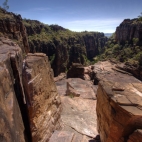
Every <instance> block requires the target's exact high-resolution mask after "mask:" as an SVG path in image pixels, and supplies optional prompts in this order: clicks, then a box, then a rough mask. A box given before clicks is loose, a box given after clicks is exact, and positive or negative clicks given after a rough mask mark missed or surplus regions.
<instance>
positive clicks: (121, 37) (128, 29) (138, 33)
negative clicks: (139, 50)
mask: <svg viewBox="0 0 142 142" xmlns="http://www.w3.org/2000/svg"><path fill="white" fill-rule="evenodd" d="M133 38H137V39H138V40H139V43H138V44H139V45H142V23H141V21H139V20H138V19H132V20H130V19H125V20H124V21H123V22H122V23H121V24H120V25H119V26H118V27H117V29H116V41H117V42H120V43H125V42H126V41H127V42H128V43H133Z"/></svg>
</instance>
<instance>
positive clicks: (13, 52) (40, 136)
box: [0, 37, 61, 142]
mask: <svg viewBox="0 0 142 142" xmlns="http://www.w3.org/2000/svg"><path fill="white" fill-rule="evenodd" d="M22 76H23V77H22ZM0 79H1V82H0V84H1V85H0V93H1V99H0V112H1V113H0V126H1V129H0V141H6V142H13V141H16V142H25V141H30V142H32V141H33V142H39V141H48V140H49V138H50V137H51V135H52V133H53V131H54V130H56V129H59V128H60V122H59V120H60V113H61V101H60V97H59V95H58V93H57V90H56V86H55V83H54V80H53V71H52V69H51V67H50V64H49V61H48V58H47V56H46V55H45V54H42V53H39V54H38V53H36V54H30V53H29V54H28V55H27V56H26V59H25V60H24V62H23V52H22V49H21V48H20V47H19V46H18V44H16V43H14V42H12V41H11V40H9V39H7V38H3V37H1V38H0Z"/></svg>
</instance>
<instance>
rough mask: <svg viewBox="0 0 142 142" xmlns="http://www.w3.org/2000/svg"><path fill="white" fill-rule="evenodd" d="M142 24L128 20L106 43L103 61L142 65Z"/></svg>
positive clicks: (102, 55)
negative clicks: (114, 60)
mask: <svg viewBox="0 0 142 142" xmlns="http://www.w3.org/2000/svg"><path fill="white" fill-rule="evenodd" d="M141 29H142V23H141V21H140V20H139V18H137V19H132V20H130V19H126V20H124V21H123V22H122V23H121V24H120V26H119V27H117V29H116V32H115V33H114V34H113V35H112V36H111V37H110V38H109V40H108V41H107V43H106V46H105V50H104V52H103V54H101V55H100V56H98V59H99V60H102V59H105V60H107V59H112V58H114V59H116V60H118V61H120V62H129V63H131V64H135V65H142V32H141Z"/></svg>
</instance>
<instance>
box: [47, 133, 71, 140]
mask: <svg viewBox="0 0 142 142" xmlns="http://www.w3.org/2000/svg"><path fill="white" fill-rule="evenodd" d="M73 137H74V133H73V132H70V131H55V132H54V133H53V135H52V137H51V138H50V140H49V142H72V140H73Z"/></svg>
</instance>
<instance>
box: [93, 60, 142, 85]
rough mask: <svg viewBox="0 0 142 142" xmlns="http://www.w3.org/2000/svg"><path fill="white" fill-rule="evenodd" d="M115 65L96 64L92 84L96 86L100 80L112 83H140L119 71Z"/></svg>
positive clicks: (104, 62)
mask: <svg viewBox="0 0 142 142" xmlns="http://www.w3.org/2000/svg"><path fill="white" fill-rule="evenodd" d="M115 66H116V64H114V63H112V62H110V61H103V62H98V63H96V64H95V65H94V74H95V75H94V84H98V82H99V81H100V80H109V81H114V82H116V81H117V82H125V83H131V82H141V81H139V80H138V79H136V78H135V77H133V76H132V75H131V74H130V73H129V72H126V71H123V70H119V69H117V68H116V67H115Z"/></svg>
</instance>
